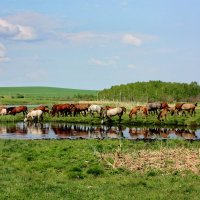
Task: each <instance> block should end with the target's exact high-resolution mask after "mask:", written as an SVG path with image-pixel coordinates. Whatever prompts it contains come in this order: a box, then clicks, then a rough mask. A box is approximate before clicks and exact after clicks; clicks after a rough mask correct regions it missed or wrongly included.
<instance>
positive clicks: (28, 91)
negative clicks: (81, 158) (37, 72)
mask: <svg viewBox="0 0 200 200" xmlns="http://www.w3.org/2000/svg"><path fill="white" fill-rule="evenodd" d="M75 95H94V96H96V95H97V91H96V90H79V89H68V88H56V87H0V96H1V97H3V98H20V97H23V98H28V99H46V100H48V99H65V98H66V99H67V98H72V97H74V96H75Z"/></svg>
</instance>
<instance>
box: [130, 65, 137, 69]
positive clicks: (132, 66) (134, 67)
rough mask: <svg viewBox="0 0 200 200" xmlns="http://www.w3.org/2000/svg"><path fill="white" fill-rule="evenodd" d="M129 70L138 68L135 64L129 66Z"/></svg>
mask: <svg viewBox="0 0 200 200" xmlns="http://www.w3.org/2000/svg"><path fill="white" fill-rule="evenodd" d="M128 68H129V69H136V68H137V67H136V66H135V65H134V64H128Z"/></svg>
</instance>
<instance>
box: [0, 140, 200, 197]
mask: <svg viewBox="0 0 200 200" xmlns="http://www.w3.org/2000/svg"><path fill="white" fill-rule="evenodd" d="M199 150H200V143H199V142H193V143H189V142H186V141H166V142H162V141H157V142H151V143H145V142H133V141H126V140H76V141H70V140H59V141H58V140H45V141H44V140H43V141H41V140H39V141H33V140H28V141H24V140H18V141H17V140H0V165H1V168H0V186H1V187H0V198H1V199H13V200H17V199H20V200H21V199H30V200H31V199H34V200H35V199H49V200H50V199H87V200H90V199H91V200H93V199H105V200H107V199H115V200H116V199H120V200H121V199H199V195H200V185H199V182H200V176H199V175H200V173H199V170H200V158H199ZM155 157H157V158H156V160H155ZM158 159H159V161H158ZM161 161H162V162H161Z"/></svg>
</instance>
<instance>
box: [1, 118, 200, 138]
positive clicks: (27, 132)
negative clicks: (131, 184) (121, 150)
mask: <svg viewBox="0 0 200 200" xmlns="http://www.w3.org/2000/svg"><path fill="white" fill-rule="evenodd" d="M0 138H21V139H81V138H83V139H89V138H98V139H104V138H116V139H120V138H125V139H133V140H135V139H174V138H180V139H187V140H197V139H200V130H199V129H198V130H191V129H183V128H157V127H155V128H145V127H140V128H138V127H130V128H127V127H121V126H118V127H114V126H111V127H107V126H103V125H99V126H89V125H80V124H64V123H51V124H50V123H43V124H40V123H36V124H34V123H29V124H26V123H22V122H20V123H16V124H0Z"/></svg>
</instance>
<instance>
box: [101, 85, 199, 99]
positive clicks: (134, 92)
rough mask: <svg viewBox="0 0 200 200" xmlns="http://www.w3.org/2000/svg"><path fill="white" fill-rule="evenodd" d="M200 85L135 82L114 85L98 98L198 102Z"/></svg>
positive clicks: (102, 92) (103, 91)
mask: <svg viewBox="0 0 200 200" xmlns="http://www.w3.org/2000/svg"><path fill="white" fill-rule="evenodd" d="M199 99H200V85H198V83H197V82H191V83H177V82H162V81H149V82H135V83H128V84H121V85H115V86H112V87H111V88H109V89H104V90H102V91H100V92H99V93H98V100H109V101H126V102H128V101H135V102H153V101H167V102H169V103H170V102H178V101H184V102H197V101H198V100H199Z"/></svg>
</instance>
